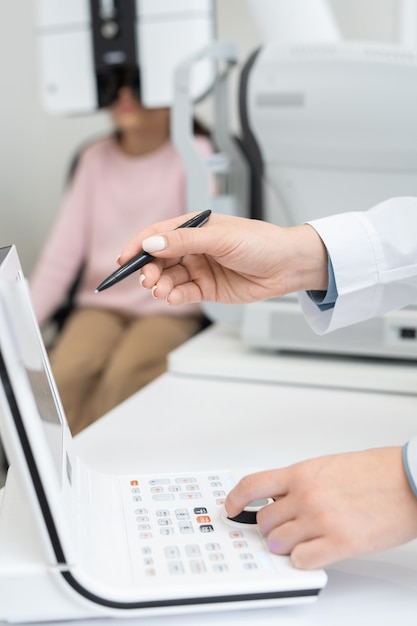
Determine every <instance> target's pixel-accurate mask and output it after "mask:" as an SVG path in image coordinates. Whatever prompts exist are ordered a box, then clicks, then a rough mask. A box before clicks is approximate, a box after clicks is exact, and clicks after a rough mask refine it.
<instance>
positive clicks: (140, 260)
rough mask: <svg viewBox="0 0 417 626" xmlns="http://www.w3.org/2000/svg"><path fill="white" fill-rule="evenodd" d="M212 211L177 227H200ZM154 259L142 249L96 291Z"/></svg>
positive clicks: (125, 276) (196, 216)
mask: <svg viewBox="0 0 417 626" xmlns="http://www.w3.org/2000/svg"><path fill="white" fill-rule="evenodd" d="M210 213H211V211H210V209H208V210H207V211H203V212H202V213H199V214H198V215H195V216H194V217H192V218H191V219H189V220H187V221H186V222H184V224H180V226H177V228H199V227H200V226H203V224H205V223H206V222H207V220H208V218H209V216H210ZM154 259H155V257H154V256H152V254H149V253H148V252H145V251H144V250H142V251H141V252H139V253H138V254H136V255H135V256H134V257H133V258H131V259H130V260H129V261H127V263H124V264H123V265H122V266H121V267H119V268H118V269H117V270H116V271H115V272H113V273H112V274H110V276H108V277H107V278H105V279H104V280H103V282H102V283H100V284H99V286H98V287H97V289H96V292H99V291H104V290H105V289H108V288H109V287H112V286H113V285H116V283H119V282H120V281H121V280H123V279H124V278H127V277H128V276H130V274H133V272H136V271H137V270H139V269H140V268H141V267H143V266H144V265H146V264H147V263H150V262H151V261H153V260H154Z"/></svg>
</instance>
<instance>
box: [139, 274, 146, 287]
mask: <svg viewBox="0 0 417 626" xmlns="http://www.w3.org/2000/svg"><path fill="white" fill-rule="evenodd" d="M144 280H145V274H140V275H139V282H140V284H141V285H142V287H143V281H144Z"/></svg>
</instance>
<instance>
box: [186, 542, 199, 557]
mask: <svg viewBox="0 0 417 626" xmlns="http://www.w3.org/2000/svg"><path fill="white" fill-rule="evenodd" d="M185 554H186V555H187V556H200V554H201V550H200V547H199V546H198V545H197V544H193V543H192V544H191V543H190V544H188V545H186V546H185Z"/></svg>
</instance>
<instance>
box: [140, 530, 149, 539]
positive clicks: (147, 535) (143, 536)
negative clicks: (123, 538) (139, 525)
mask: <svg viewBox="0 0 417 626" xmlns="http://www.w3.org/2000/svg"><path fill="white" fill-rule="evenodd" d="M139 537H140V538H141V539H152V533H151V532H149V531H145V532H143V533H139Z"/></svg>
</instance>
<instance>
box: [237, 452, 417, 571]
mask: <svg viewBox="0 0 417 626" xmlns="http://www.w3.org/2000/svg"><path fill="white" fill-rule="evenodd" d="M266 497H273V498H275V499H276V501H275V502H274V503H273V504H270V505H268V506H266V507H264V508H263V509H261V511H260V512H259V513H258V515H257V522H258V526H259V527H260V530H261V531H262V532H263V534H264V535H265V536H266V537H267V542H268V546H269V548H270V550H271V551H272V552H275V553H277V554H282V555H291V559H292V561H293V563H294V565H295V566H296V567H298V568H301V569H315V568H320V567H324V566H326V565H328V564H330V563H332V562H335V561H339V560H341V559H345V558H348V557H353V556H359V555H361V554H367V553H371V552H378V551H380V550H385V549H388V548H392V547H394V546H398V545H400V544H402V543H405V542H407V541H410V540H411V539H414V538H416V537H417V498H416V497H415V496H414V494H413V492H412V490H411V487H410V485H409V482H408V480H407V477H406V474H405V471H404V467H403V462H402V450H401V448H400V447H392V448H379V449H374V450H366V451H363V452H353V453H347V454H337V455H333V456H325V457H321V458H316V459H312V460H309V461H304V462H302V463H297V464H296V465H292V466H289V467H286V468H283V469H277V470H270V471H266V472H259V473H257V474H252V475H249V476H246V477H245V478H243V479H242V480H241V481H240V483H239V484H238V485H237V486H236V487H235V488H234V489H233V490H232V491H231V492H230V493H229V495H228V497H227V499H226V503H225V506H226V510H227V513H228V515H229V517H233V516H235V515H237V514H238V513H239V512H240V511H242V509H243V508H244V507H245V506H247V505H248V504H249V503H250V502H251V501H253V500H256V499H259V498H266Z"/></svg>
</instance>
